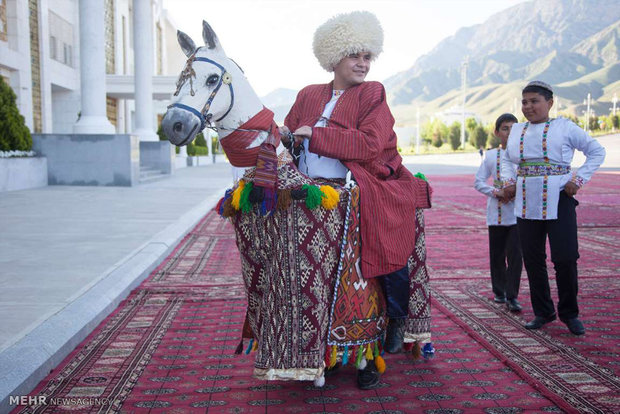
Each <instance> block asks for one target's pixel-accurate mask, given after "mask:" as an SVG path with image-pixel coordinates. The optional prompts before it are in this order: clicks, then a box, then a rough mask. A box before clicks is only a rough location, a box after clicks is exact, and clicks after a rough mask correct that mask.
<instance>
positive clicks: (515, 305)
mask: <svg viewBox="0 0 620 414" xmlns="http://www.w3.org/2000/svg"><path fill="white" fill-rule="evenodd" d="M506 306H507V307H508V310H509V311H510V312H521V310H522V309H523V308H522V307H521V304H520V303H519V301H518V300H517V299H516V298H514V299H508V300H507V301H506Z"/></svg>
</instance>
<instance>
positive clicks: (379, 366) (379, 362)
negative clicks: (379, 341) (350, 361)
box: [375, 355, 385, 374]
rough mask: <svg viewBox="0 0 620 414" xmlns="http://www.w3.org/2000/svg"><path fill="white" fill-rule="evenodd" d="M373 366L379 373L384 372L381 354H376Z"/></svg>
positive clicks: (383, 361)
mask: <svg viewBox="0 0 620 414" xmlns="http://www.w3.org/2000/svg"><path fill="white" fill-rule="evenodd" d="M375 367H377V372H378V373H379V374H383V373H384V372H385V360H384V359H383V357H382V356H381V355H377V356H376V357H375Z"/></svg>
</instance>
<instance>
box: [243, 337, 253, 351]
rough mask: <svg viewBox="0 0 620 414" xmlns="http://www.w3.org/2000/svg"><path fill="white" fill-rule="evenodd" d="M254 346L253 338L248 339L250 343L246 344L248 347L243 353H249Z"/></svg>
mask: <svg viewBox="0 0 620 414" xmlns="http://www.w3.org/2000/svg"><path fill="white" fill-rule="evenodd" d="M253 346H254V338H252V339H250V343H249V345H248V347H247V348H246V350H245V354H246V355H250V352H251V351H252V347H253Z"/></svg>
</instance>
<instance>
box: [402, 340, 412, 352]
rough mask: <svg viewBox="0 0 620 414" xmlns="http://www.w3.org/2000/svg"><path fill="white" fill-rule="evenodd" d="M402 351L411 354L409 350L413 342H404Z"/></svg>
mask: <svg viewBox="0 0 620 414" xmlns="http://www.w3.org/2000/svg"><path fill="white" fill-rule="evenodd" d="M403 349H404V350H405V352H411V350H412V349H413V342H405V343H404V344H403Z"/></svg>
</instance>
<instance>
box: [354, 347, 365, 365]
mask: <svg viewBox="0 0 620 414" xmlns="http://www.w3.org/2000/svg"><path fill="white" fill-rule="evenodd" d="M362 354H363V352H362V347H361V346H358V347H357V354H356V356H355V366H356V367H357V368H358V369H363V368H360V365H361V364H362V360H363V358H362V356H363V355H362Z"/></svg>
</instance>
